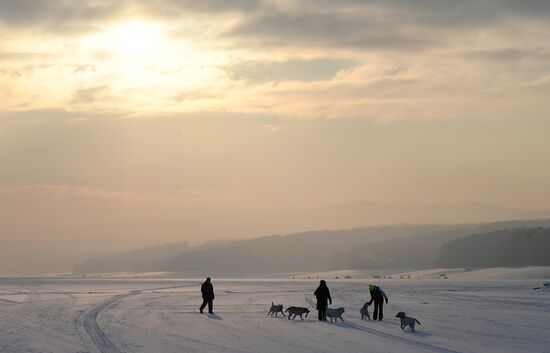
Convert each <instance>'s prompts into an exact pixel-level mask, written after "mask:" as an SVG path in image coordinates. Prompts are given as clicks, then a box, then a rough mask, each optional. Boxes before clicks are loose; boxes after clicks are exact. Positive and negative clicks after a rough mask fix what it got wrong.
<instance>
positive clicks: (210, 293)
mask: <svg viewBox="0 0 550 353" xmlns="http://www.w3.org/2000/svg"><path fill="white" fill-rule="evenodd" d="M210 281H211V280H210V277H208V278H207V279H206V281H205V282H204V283H203V284H202V286H201V292H202V305H201V307H200V309H199V310H200V312H201V314H202V311H203V310H204V307H205V306H206V304H208V313H209V314H214V312H213V311H212V301H213V300H214V287H213V286H212V283H211V282H210Z"/></svg>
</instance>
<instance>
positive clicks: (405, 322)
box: [395, 311, 422, 332]
mask: <svg viewBox="0 0 550 353" xmlns="http://www.w3.org/2000/svg"><path fill="white" fill-rule="evenodd" d="M395 317H398V318H399V319H401V329H402V330H404V329H405V328H406V327H407V326H409V327H410V328H411V331H412V332H414V325H416V324H417V323H418V324H419V325H422V324H421V323H420V321H418V320H417V319H415V318H414V317H408V316H407V315H406V314H405V313H404V312H402V311H400V312H398V313H397V315H395Z"/></svg>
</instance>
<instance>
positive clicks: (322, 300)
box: [313, 280, 332, 321]
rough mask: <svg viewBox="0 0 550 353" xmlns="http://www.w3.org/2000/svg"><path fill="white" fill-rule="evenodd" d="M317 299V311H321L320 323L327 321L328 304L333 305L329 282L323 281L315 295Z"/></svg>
mask: <svg viewBox="0 0 550 353" xmlns="http://www.w3.org/2000/svg"><path fill="white" fill-rule="evenodd" d="M313 294H315V297H316V298H317V310H318V311H319V321H327V306H328V303H329V302H330V304H331V305H332V298H331V297H330V291H329V290H328V287H327V282H325V281H323V280H322V281H321V283H319V287H317V289H316V290H315V292H314V293H313Z"/></svg>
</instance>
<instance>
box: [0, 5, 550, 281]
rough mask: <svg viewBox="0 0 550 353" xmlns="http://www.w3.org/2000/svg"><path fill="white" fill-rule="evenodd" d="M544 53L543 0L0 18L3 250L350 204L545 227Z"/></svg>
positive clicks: (549, 67)
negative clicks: (122, 226)
mask: <svg viewBox="0 0 550 353" xmlns="http://www.w3.org/2000/svg"><path fill="white" fill-rule="evenodd" d="M549 36H550V2H549V1H546V0H523V1H516V0H484V1H483V0H471V1H470V0H463V1H454V0H418V1H405V0H384V1H382V0H380V1H376V0H372V1H368V0H364V1H361V0H304V1H294V0H270V1H267V0H264V1H255V0H238V1H230V0H208V1H206V0H205V1H196V0H193V1H186V0H147V1H146V0H134V1H114V0H93V1H91V0H79V1H70V0H17V1H15V0H13V1H12V0H0V222H1V223H0V224H3V225H4V226H3V228H4V230H0V237H1V238H2V239H3V240H4V241H6V242H10V244H22V243H21V242H22V241H23V240H22V239H24V240H25V241H29V242H33V241H36V240H40V241H43V242H49V241H50V240H51V241H52V242H53V239H61V240H59V241H60V242H66V241H67V239H74V240H77V241H78V239H79V234H81V233H85V232H84V231H80V229H83V228H82V227H87V226H90V225H97V224H102V225H103V226H102V227H103V228H102V229H104V230H105V234H112V233H113V229H115V228H116V227H117V226H116V225H117V224H119V222H126V223H128V222H130V223H132V222H133V221H138V220H139V221H143V220H144V219H146V220H149V221H151V222H161V221H163V220H166V219H170V220H174V219H201V220H204V219H208V220H209V221H210V222H216V219H217V218H216V217H222V216H221V215H228V214H232V213H241V214H250V215H251V216H250V217H253V215H254V214H256V213H258V212H260V213H262V212H263V213H265V212H280V211H289V210H298V209H308V208H317V207H321V206H325V205H331V204H338V203H346V202H355V201H369V202H379V203H387V204H397V205H405V204H442V205H445V204H459V203H472V202H475V203H484V204H490V205H495V206H500V207H510V208H522V209H550V154H549V153H548V151H550V138H548V132H550V99H549V97H550V42H549V41H548V38H549ZM224 217H225V216H224ZM110 222H112V223H110ZM254 222H255V224H256V226H255V228H254V231H255V232H256V231H257V232H258V233H261V232H262V231H265V232H268V231H270V230H271V228H269V227H265V229H264V228H262V226H261V225H262V219H256V220H254ZM269 222H271V223H273V219H270V220H269ZM236 223H238V222H236ZM105 224H113V226H112V227H111V228H109V226H108V225H105ZM232 227H233V228H228V229H226V231H225V232H224V231H222V230H219V229H217V230H216V232H214V231H210V232H208V233H205V234H201V233H200V232H199V231H197V230H196V229H195V228H193V230H192V231H191V230H187V231H186V230H185V229H181V228H179V227H178V226H175V225H174V226H173V227H172V228H170V226H166V229H164V230H162V231H159V233H158V234H154V235H151V236H150V239H149V242H150V243H152V242H158V243H162V242H163V241H165V240H167V239H170V240H174V239H175V238H177V239H180V238H181V240H191V241H194V242H196V241H199V240H203V239H207V238H216V237H217V238H220V237H225V236H230V235H231V236H238V235H239V231H240V230H243V232H244V233H246V232H245V231H244V229H245V228H246V225H244V224H240V223H238V224H233V225H232ZM284 230H285V229H282V231H284ZM288 230H294V229H290V228H289V229H288ZM250 232H251V230H250V229H248V233H250ZM123 233H124V232H123V231H121V232H119V233H117V236H118V239H117V241H119V242H122V243H124V242H127V243H128V244H130V245H129V247H131V246H132V245H133V244H137V243H133V242H132V240H133V238H132V235H131V234H123ZM105 234H103V235H105ZM165 234H170V237H168V236H167V235H166V236H165ZM174 234H179V235H178V236H179V237H180V238H178V237H175V236H174ZM248 235H250V234H248ZM86 236H88V237H93V235H90V234H89V232H88V233H87V235H86ZM97 236H98V237H99V236H100V235H97ZM153 239H154V240H153ZM108 240H109V239H107V242H108ZM140 244H141V243H140ZM4 248H5V247H4ZM13 256H15V257H17V255H13ZM0 272H2V271H0Z"/></svg>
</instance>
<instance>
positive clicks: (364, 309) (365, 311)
mask: <svg viewBox="0 0 550 353" xmlns="http://www.w3.org/2000/svg"><path fill="white" fill-rule="evenodd" d="M359 312H360V313H361V320H366V319H367V318H368V319H369V320H370V315H369V303H368V302H366V303H365V304H364V305H363V307H362V308H361V310H359Z"/></svg>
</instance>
